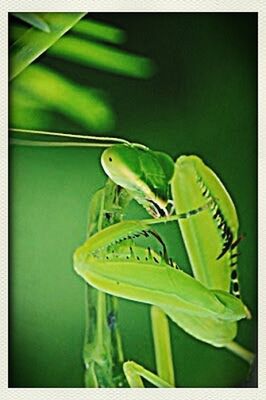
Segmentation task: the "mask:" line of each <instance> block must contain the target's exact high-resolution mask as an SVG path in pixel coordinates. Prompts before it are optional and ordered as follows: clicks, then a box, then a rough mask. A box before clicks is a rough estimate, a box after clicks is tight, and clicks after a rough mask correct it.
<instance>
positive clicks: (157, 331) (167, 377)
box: [123, 306, 175, 388]
mask: <svg viewBox="0 0 266 400" xmlns="http://www.w3.org/2000/svg"><path fill="white" fill-rule="evenodd" d="M151 321H152V333H153V341H154V349H155V358H156V369H157V372H158V375H156V374H154V373H153V372H151V371H149V370H147V369H146V368H144V367H143V366H142V365H140V364H137V363H135V362H134V361H127V362H126V363H124V365H123V369H124V373H125V376H126V378H127V381H128V384H129V386H130V387H132V388H141V387H144V384H143V381H142V378H144V379H146V380H147V381H148V382H150V383H152V384H153V385H155V386H156V387H159V388H170V387H175V377H174V368H173V360H172V349H171V342H170V332H169V325H168V320H167V316H166V315H165V313H164V312H163V311H162V310H161V309H160V308H159V307H156V306H152V307H151Z"/></svg>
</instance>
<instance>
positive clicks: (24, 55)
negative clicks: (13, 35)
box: [10, 13, 86, 80]
mask: <svg viewBox="0 0 266 400" xmlns="http://www.w3.org/2000/svg"><path fill="white" fill-rule="evenodd" d="M85 14H86V13H46V14H43V16H44V17H45V20H46V22H47V24H48V25H49V27H50V33H46V32H42V31H39V30H36V29H34V28H30V29H28V30H27V31H26V32H25V34H24V35H22V36H21V37H20V38H19V39H18V40H17V41H16V42H15V43H13V45H12V46H11V50H10V80H11V79H13V78H15V77H16V76H17V75H18V74H20V73H21V72H22V71H23V70H24V69H25V68H26V67H27V66H28V65H30V64H31V63H32V62H33V61H34V60H36V58H38V57H39V56H40V55H41V54H42V53H43V52H45V51H46V50H47V49H48V48H49V47H51V46H52V45H53V44H54V43H55V42H56V41H57V40H58V39H59V38H60V37H61V36H63V35H64V33H66V32H67V31H68V30H69V29H71V28H72V26H74V25H75V24H76V23H77V22H78V21H79V20H80V19H81V18H82V17H83V16H84V15H85Z"/></svg>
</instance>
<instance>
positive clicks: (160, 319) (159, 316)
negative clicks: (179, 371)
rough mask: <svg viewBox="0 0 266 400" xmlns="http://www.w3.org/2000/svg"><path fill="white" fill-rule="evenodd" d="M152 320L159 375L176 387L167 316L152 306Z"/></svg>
mask: <svg viewBox="0 0 266 400" xmlns="http://www.w3.org/2000/svg"><path fill="white" fill-rule="evenodd" d="M151 320H152V333H153V341H154V349H155V358H156V369H157V372H158V375H159V377H160V378H161V379H163V380H164V381H166V382H168V383H169V384H170V385H172V386H173V387H174V386H175V376H174V367H173V357H172V348H171V340H170V332H169V324H168V319H167V316H166V315H165V313H164V312H163V311H162V310H161V309H160V308H159V307H156V306H152V307H151Z"/></svg>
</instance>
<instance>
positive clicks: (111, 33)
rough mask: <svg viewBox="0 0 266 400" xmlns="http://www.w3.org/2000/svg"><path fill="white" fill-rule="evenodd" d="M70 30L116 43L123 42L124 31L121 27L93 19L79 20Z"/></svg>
mask: <svg viewBox="0 0 266 400" xmlns="http://www.w3.org/2000/svg"><path fill="white" fill-rule="evenodd" d="M72 32H77V33H81V34H82V35H88V36H89V37H91V38H95V39H98V40H104V41H106V42H110V43H116V44H119V43H123V42H124V40H125V34H124V31H122V30H121V29H119V28H116V27H113V26H110V25H107V24H105V23H103V22H98V21H93V20H84V19H83V20H81V21H80V22H79V23H78V24H76V25H75V26H74V27H73V29H72Z"/></svg>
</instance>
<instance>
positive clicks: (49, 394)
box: [0, 0, 266, 400]
mask: <svg viewBox="0 0 266 400" xmlns="http://www.w3.org/2000/svg"><path fill="white" fill-rule="evenodd" d="M86 10H89V11H90V12H257V13H258V32H259V36H258V38H259V44H258V50H259V51H258V54H259V57H258V66H259V67H258V72H259V75H258V85H259V91H258V105H259V107H258V117H259V137H258V164H259V167H258V173H259V211H260V212H259V216H260V218H259V232H258V233H259V239H260V242H259V271H258V276H259V280H258V288H259V295H258V298H259V315H258V316H259V335H258V349H259V350H258V351H259V355H258V388H236V389H232V388H230V389H229V388H228V389H219V388H215V389H213V388H206V389H185V388H176V389H59V388H58V389H41V388H40V389H23V388H21V389H15V388H8V135H7V132H8V13H9V12H15V11H38V12H42V11H43V12H49V11H58V12H59V11H60V12H62V11H66V12H68V11H69V12H70V11H72V12H73V11H77V12H78V11H86ZM0 11H1V17H0V37H1V41H0V46H1V75H0V84H1V89H0V93H1V107H0V114H1V118H0V124H1V125H0V126H1V137H0V143H1V146H0V150H1V154H0V182H1V191H0V196H1V197H0V217H1V223H0V234H1V240H0V246H1V247H0V254H1V257H0V260H1V279H0V293H1V297H0V302H1V303H0V351H1V355H0V360H1V361H0V363H1V364H0V397H1V398H2V399H4V400H29V399H34V400H47V399H51V400H53V399H54V400H61V399H62V400H72V399H73V400H79V399H80V400H81V399H82V400H84V399H93V400H98V399H99V400H100V399H101V400H102V399H106V398H108V399H109V400H114V399H116V400H119V399H124V398H126V399H127V400H133V399H134V400H135V399H136V396H138V398H139V399H141V400H146V399H164V398H165V399H169V400H171V399H177V398H178V399H182V400H213V399H216V400H235V399H248V400H253V399H263V398H266V378H265V376H266V335H265V328H266V326H265V320H266V317H265V316H266V311H265V308H264V306H265V300H266V295H265V290H264V288H265V287H266V268H265V265H264V263H263V260H264V257H265V255H266V254H265V253H266V252H265V247H264V246H263V243H264V240H265V242H266V238H265V232H266V229H265V224H263V221H264V220H265V219H266V218H265V211H264V207H263V206H265V203H266V201H265V200H266V192H265V183H264V184H263V182H264V181H265V177H264V175H265V174H266V169H265V165H266V162H265V160H266V156H265V150H266V148H265V140H266V139H265V136H266V133H265V132H266V112H265V111H266V110H265V105H266V100H265V94H266V90H265V86H266V83H265V82H266V79H265V78H266V43H265V42H266V2H265V0H264V1H263V0H249V1H248V0H231V1H230V0H220V1H219V0H190V1H188V0H183V1H181V0H180V1H177V0H175V1H174V0H164V1H163V0H146V1H145V2H144V1H142V0H139V1H137V0H135V1H130V0H120V1H119V0H112V1H110V0H105V1H104V0H97V1H89V0H87V1H81V0H72V1H71V2H66V1H62V0H60V1H59V0H57V1H56V2H55V1H54V0H46V1H36V0H35V1H33V0H20V1H4V2H2V4H1V6H0ZM263 233H264V235H263Z"/></svg>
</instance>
